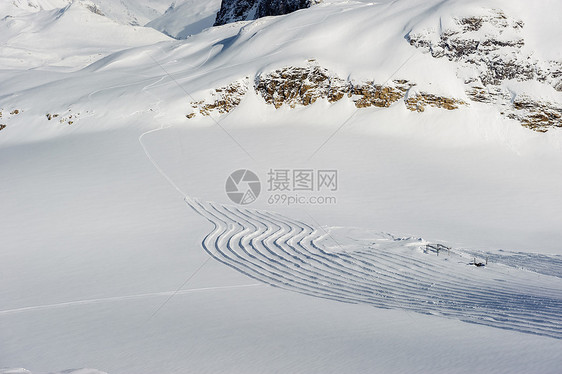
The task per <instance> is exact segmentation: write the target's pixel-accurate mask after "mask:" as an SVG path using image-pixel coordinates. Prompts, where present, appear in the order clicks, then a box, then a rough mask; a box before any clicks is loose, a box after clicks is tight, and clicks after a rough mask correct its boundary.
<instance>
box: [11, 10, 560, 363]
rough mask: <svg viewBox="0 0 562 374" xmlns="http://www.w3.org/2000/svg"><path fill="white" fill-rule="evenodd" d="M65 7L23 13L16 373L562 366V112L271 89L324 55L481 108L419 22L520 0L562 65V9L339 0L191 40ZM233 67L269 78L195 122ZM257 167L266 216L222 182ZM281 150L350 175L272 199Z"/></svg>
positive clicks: (366, 75) (16, 181) (16, 33)
mask: <svg viewBox="0 0 562 374" xmlns="http://www.w3.org/2000/svg"><path fill="white" fill-rule="evenodd" d="M45 4H46V2H45ZM100 4H101V3H100ZM53 6H54V7H59V8H57V9H51V10H49V9H47V8H46V6H45V9H44V10H39V11H37V10H33V11H30V10H26V11H25V12H24V11H22V13H18V15H15V16H14V19H13V20H12V21H13V23H10V22H12V21H8V20H7V19H5V20H3V21H2V25H3V26H2V27H4V30H6V32H5V33H4V32H3V33H2V38H4V41H5V42H6V43H5V45H4V46H3V47H2V48H3V51H2V54H1V56H2V65H1V66H2V69H1V70H0V82H1V84H0V87H1V88H0V108H1V109H0V111H1V112H2V116H1V118H0V123H1V124H5V125H6V127H5V128H3V129H2V130H1V131H0V173H1V175H2V176H3V177H2V179H1V181H0V206H2V213H1V214H0V227H2V228H3V233H4V234H3V240H2V245H1V248H0V256H1V261H0V300H1V302H0V368H20V367H24V368H26V369H27V370H29V371H31V372H33V373H47V372H60V371H64V370H67V369H69V368H80V367H84V368H85V367H93V368H97V369H98V370H103V372H108V373H135V374H138V373H154V372H166V373H185V372H186V371H189V372H240V373H252V372H254V373H262V372H279V371H283V372H307V373H316V372H318V373H320V372H322V373H330V372H333V373H340V372H357V373H360V372H373V371H375V372H388V373H399V372H423V373H425V372H432V373H450V372H458V373H465V372H466V373H473V372H512V373H528V372H541V373H556V372H558V371H559V367H560V364H561V363H562V356H561V355H560V352H562V349H561V348H562V346H561V345H562V343H561V342H562V340H561V339H560V334H561V330H560V326H561V321H560V315H561V313H560V312H561V304H560V303H561V300H562V296H561V295H560V289H562V287H561V284H560V282H561V278H562V276H561V273H560V262H561V260H560V256H561V255H562V251H561V248H560V243H561V242H562V233H561V232H560V229H559V228H560V226H561V224H562V213H561V212H562V197H561V196H560V193H559V191H560V190H562V176H561V175H560V173H559V170H561V168H562V142H561V140H562V134H561V132H560V131H559V129H555V128H554V129H551V130H550V131H548V132H547V133H538V132H534V131H531V130H529V129H527V128H524V127H522V126H521V124H520V123H519V122H517V121H515V120H511V119H508V118H506V117H505V116H502V115H500V113H499V104H498V105H496V104H494V103H492V104H489V103H477V102H471V103H470V105H467V106H462V107H461V108H460V109H458V110H450V111H449V110H444V109H442V108H437V107H431V106H429V107H427V108H426V110H425V111H424V112H417V111H410V110H408V109H407V108H406V106H405V105H404V101H405V99H404V98H402V99H400V100H398V101H396V102H395V103H393V104H392V105H390V106H389V107H385V108H381V107H374V106H371V107H368V108H362V109H358V108H357V107H356V106H355V105H354V101H353V97H352V98H347V97H346V98H343V99H341V100H339V101H337V102H334V103H330V102H328V101H327V100H326V99H319V100H317V101H316V102H315V103H314V104H312V105H309V106H295V108H290V106H288V105H283V106H281V107H280V108H279V109H276V108H275V107H274V106H272V105H268V104H266V103H265V101H264V99H263V97H262V96H260V95H259V94H258V93H256V92H255V91H254V90H253V88H252V86H251V82H253V80H254V78H255V77H256V76H258V75H259V74H261V73H268V72H270V71H272V70H273V69H277V68H283V67H285V66H306V65H307V63H309V62H308V61H307V60H309V59H315V60H316V62H317V63H318V64H320V65H321V66H325V67H327V68H328V69H329V70H330V71H331V72H333V73H334V74H337V75H338V76H339V77H342V78H346V77H349V79H351V80H356V81H359V80H368V79H370V80H373V81H375V82H378V83H380V84H382V83H384V82H385V81H390V80H392V79H406V80H408V81H412V82H415V83H416V84H417V86H416V87H417V90H418V91H420V92H421V91H424V90H426V91H428V92H431V93H434V94H436V95H446V96H447V97H449V96H450V97H455V98H460V99H463V100H466V101H467V102H468V101H469V99H468V98H467V94H466V92H465V86H464V83H463V80H462V77H459V75H458V74H459V70H458V66H457V64H456V63H455V62H454V61H449V60H448V59H438V58H433V57H432V56H431V55H430V54H428V53H425V52H424V51H423V50H421V49H417V48H415V47H413V46H411V45H410V44H409V43H408V42H407V41H406V39H405V36H406V35H407V34H408V33H409V32H410V31H416V32H422V31H423V30H427V29H428V28H432V27H436V25H437V26H438V25H439V24H440V21H443V22H445V21H446V20H450V19H451V18H450V17H451V16H452V15H460V16H465V15H470V14H474V13H476V14H480V13H482V12H483V13H485V12H487V10H482V9H484V8H485V9H489V8H501V9H504V11H505V12H506V13H507V14H509V15H510V16H512V17H515V18H521V19H523V21H524V22H525V27H524V28H523V29H522V31H521V32H522V33H523V37H524V38H525V40H526V43H525V46H524V48H525V50H526V51H527V52H529V53H533V54H534V55H536V56H540V58H541V61H542V60H545V59H546V60H548V59H554V58H556V56H557V52H556V51H553V50H552V48H553V47H552V42H551V41H549V40H547V39H548V38H539V37H538V36H539V35H546V33H547V32H555V31H559V30H558V28H559V27H560V26H559V25H552V24H548V23H545V24H544V25H543V24H541V23H540V22H538V21H537V20H538V19H539V18H540V17H539V16H540V15H541V14H546V13H549V12H550V13H554V12H553V10H556V9H557V7H558V8H559V6H558V5H557V4H550V5H549V6H551V7H552V8H550V9H549V8H548V4H546V5H545V4H538V5H537V4H535V5H530V4H527V3H523V2H521V1H517V2H515V3H512V2H509V3H508V2H504V1H502V0H496V1H495V2H493V3H490V2H485V3H484V2H480V1H476V0H475V1H470V2H466V1H462V2H461V1H452V0H450V1H445V2H437V1H431V2H426V1H414V0H408V1H406V0H402V1H396V2H390V1H389V2H386V1H385V2H380V3H376V4H375V3H369V2H359V1H357V2H347V1H346V2H344V1H331V2H324V3H323V4H320V5H317V6H315V7H312V8H310V9H307V10H304V11H299V12H295V13H292V14H289V15H286V16H281V17H268V18H263V19H260V20H256V21H253V22H240V23H236V24H229V25H224V26H221V27H213V28H209V29H206V30H204V31H202V32H200V33H198V34H196V35H192V36H189V37H187V33H188V32H187V31H186V34H185V35H182V37H183V36H185V37H187V38H186V39H185V40H173V39H172V38H169V37H167V36H165V35H163V34H161V33H158V32H157V31H156V30H154V29H151V28H149V27H146V28H138V27H136V26H131V25H124V24H118V23H117V22H113V21H112V20H110V19H109V18H108V17H103V16H100V15H98V14H95V13H93V12H91V11H90V10H88V8H87V7H85V6H84V5H83V4H81V3H78V2H75V3H73V4H72V5H70V6H69V7H64V8H63V7H62V6H61V5H60V4H54V3H53ZM197 6H198V7H201V8H198V9H207V8H206V6H207V5H206V4H205V5H201V3H200V4H198V5H197ZM209 6H210V5H209ZM186 7H187V6H186V5H182V4H179V5H176V7H174V8H172V9H178V10H177V13H174V12H173V11H172V10H170V11H169V12H168V16H169V17H172V16H173V17H172V18H173V19H174V20H177V18H176V17H177V16H178V15H180V14H184V13H183V12H184V11H187V8H186ZM19 9H20V10H21V9H22V8H19ZM180 9H181V12H180ZM163 11H164V10H162V12H163ZM14 14H15V13H14ZM200 14H201V15H200V17H201V22H203V21H204V20H205V17H207V16H205V14H204V12H203V11H201V13H200ZM81 17H84V18H81ZM166 17H167V16H166V15H164V16H163V18H162V19H160V21H162V23H161V24H160V26H158V28H161V26H163V25H164V22H165V21H164V20H165V19H166ZM198 17H199V16H198ZM547 18H548V17H547ZM17 20H20V21H21V22H20V23H18V22H19V21H17ZM27 20H29V22H27ZM24 21H25V22H24ZM82 21H83V22H82ZM86 21H88V22H86ZM193 21H194V22H193V23H189V25H194V24H196V23H197V22H198V21H197V20H196V18H194V19H193ZM190 22H191V21H190ZM9 25H12V26H9ZM176 25H177V28H175V27H176V26H175V25H173V24H170V26H174V29H173V30H175V31H170V32H169V33H170V34H171V35H173V36H175V37H178V38H179V37H180V33H181V32H182V31H185V29H182V27H183V26H181V24H179V23H178V24H176ZM186 25H188V24H187V23H186ZM152 26H154V25H152ZM198 27H199V26H198ZM180 29H181V30H180ZM77 30H78V31H79V32H84V34H82V36H81V37H78V36H80V34H79V32H78V31H77ZM170 30H172V29H170ZM73 31H76V32H73ZM194 32H195V31H194ZM117 33H119V34H120V35H123V39H120V38H114V37H112V36H114V35H117ZM176 33H177V34H176ZM84 35H85V36H88V35H99V36H100V37H99V38H97V37H96V38H86V37H85V36H84ZM428 35H430V36H431V35H433V34H431V33H429V34H428ZM55 36H56V38H55ZM18 43H19V44H18ZM7 45H10V46H12V47H9V48H8V47H7ZM13 46H16V47H17V48H16V47H13ZM555 49H556V48H555ZM24 51H29V54H28V55H27V56H29V57H26V58H23V57H21V54H23V53H24ZM94 51H95V52H94ZM25 53H27V52H25ZM94 53H101V55H97V56H98V57H94ZM21 60H23V61H22V62H18V61H21ZM89 61H93V63H91V64H89ZM232 82H248V87H249V88H248V91H247V93H246V94H245V95H244V96H243V97H241V100H240V103H239V104H238V105H237V106H236V108H235V109H234V110H232V111H230V112H229V113H228V114H224V113H223V114H221V113H219V112H212V114H211V116H196V117H195V118H193V119H187V118H186V114H188V113H190V110H191V109H192V108H191V103H192V102H196V101H199V100H210V99H212V92H214V91H213V90H214V89H216V88H218V87H223V86H225V85H228V84H230V83H232ZM505 84H506V85H509V87H510V90H511V92H512V93H513V94H514V95H517V94H518V92H519V90H527V91H532V94H533V95H545V96H548V97H549V100H552V101H557V100H560V99H559V98H560V96H559V95H560V92H558V91H556V90H555V89H554V88H551V89H548V88H547V84H546V83H544V82H532V81H530V82H517V81H516V80H514V81H511V82H506V83H505ZM241 168H249V169H251V170H253V171H254V172H256V173H257V174H258V176H259V177H260V179H261V181H262V188H263V195H262V196H261V197H260V198H259V199H258V201H256V202H255V203H254V204H253V205H252V206H251V208H249V209H245V208H244V207H240V206H232V205H231V203H230V201H229V200H228V197H227V196H226V194H225V192H224V185H225V180H226V178H227V177H228V175H229V174H230V173H231V172H232V171H233V170H237V169H241ZM271 168H314V169H321V168H322V169H337V170H338V172H339V178H340V186H339V189H338V191H337V194H336V197H337V204H334V205H293V206H282V205H271V204H268V202H267V198H266V197H267V193H266V191H265V186H266V181H267V172H268V171H269V169H271ZM209 221H210V222H209ZM438 243H441V244H444V245H447V246H448V247H451V250H450V251H448V253H445V252H442V253H439V255H438V254H437V253H435V252H433V251H432V250H431V249H428V247H426V244H438ZM486 257H488V258H489V263H488V265H487V266H485V267H475V266H473V265H470V263H471V262H472V261H473V259H476V260H477V261H485V258H486ZM466 322H470V323H466ZM20 371H22V370H20ZM8 372H10V371H8Z"/></svg>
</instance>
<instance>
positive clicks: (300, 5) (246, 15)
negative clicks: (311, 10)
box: [215, 0, 321, 26]
mask: <svg viewBox="0 0 562 374" xmlns="http://www.w3.org/2000/svg"><path fill="white" fill-rule="evenodd" d="M320 1H321V0H275V1H271V0H223V1H222V4H221V8H220V10H219V12H218V13H217V18H216V20H215V26H219V25H224V24H226V23H230V22H237V21H246V20H252V19H257V18H260V17H267V16H279V15H282V14H287V13H291V12H294V11H296V10H299V9H304V8H308V7H310V6H311V5H314V4H317V3H319V2H320Z"/></svg>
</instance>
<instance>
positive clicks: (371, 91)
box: [187, 64, 466, 118]
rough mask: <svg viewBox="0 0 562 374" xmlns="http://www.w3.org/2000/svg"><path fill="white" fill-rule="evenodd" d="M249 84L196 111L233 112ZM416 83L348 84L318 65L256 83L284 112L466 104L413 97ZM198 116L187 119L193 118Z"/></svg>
mask: <svg viewBox="0 0 562 374" xmlns="http://www.w3.org/2000/svg"><path fill="white" fill-rule="evenodd" d="M245 84H246V85H247V83H245V82H235V83H232V84H230V85H228V86H226V87H222V88H219V89H215V90H214V92H212V93H211V98H210V100H201V101H198V102H194V103H192V108H193V109H196V110H198V111H199V113H200V114H202V115H209V114H211V112H212V111H217V112H218V113H220V114H223V113H228V112H230V111H231V110H233V109H234V108H235V107H236V106H237V105H238V104H239V103H240V101H241V98H242V96H244V95H245V93H246V91H247V90H248V88H247V86H245ZM414 86H415V83H413V82H409V81H407V80H393V81H391V82H387V83H383V84H378V83H375V82H373V81H363V82H354V81H351V80H344V79H342V78H339V77H338V76H337V75H335V74H332V73H330V72H329V71H328V70H327V69H325V68H323V67H321V66H318V65H316V64H309V65H308V66H307V67H295V66H290V67H285V68H282V69H278V70H275V71H272V72H269V73H266V74H260V75H258V76H257V77H256V78H255V80H254V90H255V92H256V93H257V94H258V95H259V96H261V97H262V98H263V99H264V100H265V102H266V103H267V104H270V105H273V106H275V108H277V109H278V108H281V107H282V106H283V105H287V106H289V107H290V108H295V107H296V106H307V105H310V104H313V103H314V102H316V101H317V100H319V99H325V100H327V101H328V102H330V103H333V102H336V101H339V100H341V99H342V98H344V97H347V98H349V99H351V100H352V101H353V103H354V104H355V106H356V107H357V108H367V107H371V106H375V107H379V108H387V107H389V106H391V105H392V104H394V103H395V102H397V101H399V100H401V99H405V98H406V96H407V100H405V104H406V108H408V109H409V110H412V111H418V112H423V111H424V110H425V107H426V106H428V105H429V106H433V107H436V108H442V109H448V110H453V109H458V108H459V106H460V105H465V104H466V103H465V102H464V101H462V100H460V99H455V98H448V97H442V96H438V95H434V94H430V93H425V92H421V93H413V94H412V95H408V92H409V90H410V89H411V88H412V87H414ZM195 115H196V112H192V113H190V114H188V115H187V118H193V117H194V116H195Z"/></svg>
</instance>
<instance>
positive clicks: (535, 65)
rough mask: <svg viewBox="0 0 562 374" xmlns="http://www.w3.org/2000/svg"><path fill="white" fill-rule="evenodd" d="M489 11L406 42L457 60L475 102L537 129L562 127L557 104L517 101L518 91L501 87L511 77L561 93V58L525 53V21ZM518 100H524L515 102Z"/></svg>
mask: <svg viewBox="0 0 562 374" xmlns="http://www.w3.org/2000/svg"><path fill="white" fill-rule="evenodd" d="M486 13H487V14H485V15H481V16H473V17H464V18H462V17H461V18H453V20H452V21H453V22H450V24H451V25H452V26H449V27H444V28H441V29H440V31H435V30H430V29H427V30H422V31H417V32H410V33H409V34H408V35H406V40H407V41H408V42H409V43H410V45H412V46H414V47H416V48H420V49H422V50H424V51H426V52H427V53H430V54H431V56H432V57H434V58H446V59H448V60H450V61H452V62H455V63H457V64H458V75H459V78H461V79H463V81H464V84H465V85H466V93H467V95H468V97H469V98H470V99H471V100H473V101H477V102H481V103H489V104H491V103H493V104H496V105H497V106H498V107H499V108H500V110H501V114H503V115H505V116H507V117H508V118H511V119H516V120H518V121H520V122H521V123H522V124H523V125H524V126H527V127H529V128H531V129H533V130H537V131H546V130H547V129H548V128H550V127H562V123H561V122H560V117H559V116H557V113H559V112H560V106H559V105H557V104H556V103H551V102H545V101H543V100H540V99H533V98H529V97H525V96H524V97H521V98H518V96H516V97H515V99H514V97H513V96H514V92H511V91H509V90H508V89H506V88H505V87H503V86H502V84H503V83H504V82H506V81H510V80H516V81H530V80H536V81H538V82H541V83H543V84H547V85H550V86H552V87H553V88H554V89H555V90H558V91H562V62H560V61H540V60H538V59H536V58H535V57H533V56H532V55H531V54H528V53H526V52H524V50H523V47H524V45H525V40H524V39H523V37H522V36H521V30H522V29H523V27H524V26H525V25H524V23H523V22H522V21H521V20H517V19H513V18H511V17H509V16H507V15H506V14H505V13H504V12H502V11H501V10H496V9H490V10H488V11H486ZM515 95H517V94H516V93H515ZM518 101H521V102H525V103H526V104H525V105H517V102H518ZM542 111H544V113H543V112H542Z"/></svg>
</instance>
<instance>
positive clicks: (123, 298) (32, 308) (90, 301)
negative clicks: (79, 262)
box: [0, 283, 263, 316]
mask: <svg viewBox="0 0 562 374" xmlns="http://www.w3.org/2000/svg"><path fill="white" fill-rule="evenodd" d="M260 286H263V284H262V283H255V284H243V285H236V286H217V287H201V288H188V289H186V290H180V291H165V292H152V293H143V294H137V295H128V296H114V297H104V298H98V299H86V300H76V301H67V302H62V303H56V304H46V305H36V306H28V307H22V308H15V309H6V310H0V316H1V315H9V314H16V313H21V312H32V311H40V310H47V309H55V308H62V307H68V306H79V305H90V304H100V303H111V302H118V301H128V300H137V299H144V298H149V297H161V296H171V295H186V294H190V293H195V292H203V291H215V290H228V289H236V288H249V287H260Z"/></svg>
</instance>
